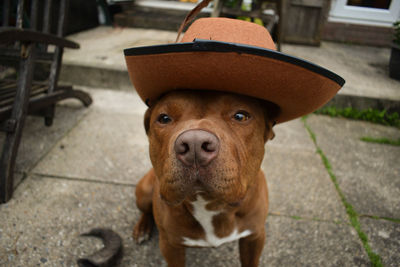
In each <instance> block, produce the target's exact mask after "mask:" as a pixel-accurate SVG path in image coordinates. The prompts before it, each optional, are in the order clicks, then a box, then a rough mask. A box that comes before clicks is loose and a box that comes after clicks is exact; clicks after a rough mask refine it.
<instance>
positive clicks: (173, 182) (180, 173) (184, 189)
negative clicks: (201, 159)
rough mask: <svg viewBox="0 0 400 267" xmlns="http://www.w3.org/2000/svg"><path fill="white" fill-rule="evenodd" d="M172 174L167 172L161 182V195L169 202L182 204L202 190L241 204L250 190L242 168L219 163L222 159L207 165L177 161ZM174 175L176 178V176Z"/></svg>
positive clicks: (229, 201)
mask: <svg viewBox="0 0 400 267" xmlns="http://www.w3.org/2000/svg"><path fill="white" fill-rule="evenodd" d="M174 165H175V168H173V170H174V171H173V173H171V176H169V175H168V177H171V178H167V176H164V177H163V178H164V179H162V180H163V181H162V182H161V187H160V193H161V198H162V199H163V200H164V201H165V202H166V203H168V204H171V205H179V204H180V203H181V202H182V201H184V200H185V199H186V198H193V197H194V196H196V195H198V194H202V195H206V196H207V197H208V198H210V199H218V200H220V201H223V202H225V203H227V204H229V205H233V206H235V205H237V203H240V201H241V200H242V199H243V197H244V192H245V191H246V190H245V188H244V187H243V185H242V184H241V182H240V177H239V175H238V172H237V171H236V170H234V169H232V168H231V169H230V168H222V167H218V165H220V164H218V163H215V164H211V165H210V166H206V167H194V166H192V167H188V166H184V165H182V164H179V162H176V164H174ZM172 177H173V178H172Z"/></svg>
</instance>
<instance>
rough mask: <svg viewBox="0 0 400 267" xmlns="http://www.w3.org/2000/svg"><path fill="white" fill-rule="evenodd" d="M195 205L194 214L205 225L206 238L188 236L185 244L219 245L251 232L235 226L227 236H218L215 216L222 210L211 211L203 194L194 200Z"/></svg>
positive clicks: (197, 245) (199, 245)
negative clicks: (214, 223)
mask: <svg viewBox="0 0 400 267" xmlns="http://www.w3.org/2000/svg"><path fill="white" fill-rule="evenodd" d="M192 205H193V216H194V218H195V219H196V220H197V221H198V222H199V224H200V225H201V226H202V227H203V230H204V234H205V236H204V239H196V240H195V239H191V238H188V237H183V240H184V241H183V244H184V245H186V246H195V247H218V246H220V245H222V244H224V243H227V242H231V241H234V240H238V239H240V238H242V237H246V236H248V235H250V234H251V231H250V230H245V231H242V232H240V233H239V232H238V229H237V228H236V227H234V229H233V231H232V232H231V234H229V235H228V236H225V237H218V236H216V234H215V229H214V226H213V217H214V216H216V215H218V214H219V213H220V211H211V210H207V209H206V205H207V201H205V200H204V199H203V198H202V197H201V196H198V197H197V199H196V201H194V202H192Z"/></svg>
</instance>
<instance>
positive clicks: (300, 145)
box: [266, 119, 315, 151]
mask: <svg viewBox="0 0 400 267" xmlns="http://www.w3.org/2000/svg"><path fill="white" fill-rule="evenodd" d="M273 130H274V132H275V138H274V139H272V140H271V141H268V142H267V146H266V147H267V151H268V148H269V147H270V146H274V147H284V148H290V149H293V150H300V151H315V145H314V143H313V142H312V140H311V138H310V135H309V134H308V132H307V130H306V129H305V128H304V124H303V122H302V121H301V120H300V119H296V120H292V121H288V122H285V123H282V124H277V125H276V126H274V127H273Z"/></svg>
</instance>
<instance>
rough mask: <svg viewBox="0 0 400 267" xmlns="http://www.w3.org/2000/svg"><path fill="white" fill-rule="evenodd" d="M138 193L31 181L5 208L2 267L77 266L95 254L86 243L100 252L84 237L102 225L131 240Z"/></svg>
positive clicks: (0, 216)
mask: <svg viewBox="0 0 400 267" xmlns="http://www.w3.org/2000/svg"><path fill="white" fill-rule="evenodd" d="M133 191H134V188H133V187H131V186H125V185H124V186H120V185H109V184H100V183H89V182H80V181H69V180H60V179H49V178H42V177H35V176H31V177H29V178H27V179H26V180H25V181H24V182H23V183H22V184H21V185H20V186H19V187H18V188H17V190H16V191H15V194H14V197H13V199H11V200H10V201H9V202H8V203H7V204H4V205H0V221H1V224H0V235H1V238H0V244H1V245H0V266H76V264H75V261H76V259H77V257H78V256H83V255H88V254H86V253H90V252H92V251H91V250H90V249H89V248H86V246H85V244H93V248H92V250H94V249H95V248H98V247H99V242H98V240H95V239H92V240H90V241H89V240H88V238H80V237H79V235H80V234H81V233H84V232H87V231H89V230H90V229H91V228H94V227H98V226H102V227H109V228H112V229H114V230H116V231H117V232H119V233H120V234H121V235H124V236H129V233H130V232H131V229H132V222H133V221H134V219H135V218H137V216H138V215H139V212H138V210H137V209H136V208H135V204H134V198H133ZM78 252H79V253H81V254H79V253H78ZM133 253H135V252H134V251H133Z"/></svg>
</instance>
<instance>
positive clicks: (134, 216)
mask: <svg viewBox="0 0 400 267" xmlns="http://www.w3.org/2000/svg"><path fill="white" fill-rule="evenodd" d="M133 191H134V187H132V186H126V185H122V186H121V185H111V184H104V183H97V182H87V181H76V180H68V179H54V178H46V177H40V176H31V177H29V178H28V179H26V180H25V181H24V182H23V183H22V185H21V186H20V187H19V188H18V189H17V190H16V192H15V195H14V198H13V199H12V200H11V201H10V202H8V203H7V204H4V205H1V206H0V221H1V222H2V223H1V225H0V237H1V238H0V244H1V245H0V265H5V266H76V264H75V262H76V259H77V258H79V257H83V256H86V255H89V254H90V253H92V252H94V251H95V250H96V249H99V248H101V243H100V242H99V240H97V239H94V238H86V237H80V236H79V235H80V234H81V233H84V232H87V231H89V230H90V229H91V228H93V227H99V226H102V227H109V228H112V229H113V230H114V231H116V232H117V233H119V234H120V235H121V236H122V237H123V241H124V251H125V256H124V260H123V262H122V264H121V266H166V264H165V262H164V261H163V259H162V257H161V254H160V251H159V248H158V241H157V237H158V234H157V232H155V233H154V235H153V238H152V239H151V240H150V241H148V242H146V243H145V244H144V245H140V246H139V245H136V244H135V243H134V242H133V240H132V238H131V231H132V227H133V225H134V223H135V222H136V221H137V220H138V218H139V211H138V210H137V208H136V207H135V204H134V194H133ZM266 229H267V241H266V246H265V248H264V251H263V256H262V259H261V261H262V264H261V266H267V265H268V266H305V265H320V266H338V265H343V266H354V265H357V266H367V265H368V264H367V263H368V261H367V259H366V256H365V253H364V252H363V249H362V246H361V245H360V242H359V241H358V238H357V234H356V233H355V232H354V231H353V230H352V228H351V227H349V226H348V225H346V224H335V223H327V222H318V221H309V220H295V219H292V218H288V217H283V216H269V218H268V220H267V224H266ZM237 251H238V247H237V243H236V242H234V243H229V244H227V245H223V246H221V247H219V248H217V249H188V251H187V256H186V258H187V263H188V264H187V266H193V267H194V266H239V261H238V253H237ZM299 255H301V256H299ZM135 264H136V265H135Z"/></svg>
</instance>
